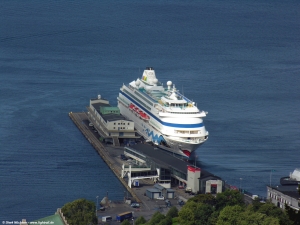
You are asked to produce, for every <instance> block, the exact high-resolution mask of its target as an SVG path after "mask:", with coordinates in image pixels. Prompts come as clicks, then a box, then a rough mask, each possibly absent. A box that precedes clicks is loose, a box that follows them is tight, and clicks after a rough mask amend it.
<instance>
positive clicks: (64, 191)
mask: <svg viewBox="0 0 300 225" xmlns="http://www.w3.org/2000/svg"><path fill="white" fill-rule="evenodd" d="M299 9H300V2H299V1H296V0H295V1H293V0H291V1H279V0H278V1H276V0H262V1H246V0H241V1H235V0H228V1H220V0H216V1H205V0H199V1H164V0H160V1H159V0H157V1H151V2H150V1H37V0H30V1H20V0H19V1H1V2H0V78H1V82H0V113H1V119H0V121H1V122H0V220H1V221H2V220H10V221H11V220H20V219H22V218H26V219H27V220H29V221H30V220H34V219H39V218H42V217H45V216H48V215H52V214H53V213H54V212H55V210H56V208H59V207H62V206H63V205H64V204H65V203H66V202H70V201H73V200H75V199H78V198H87V199H89V200H92V201H96V196H101V197H103V196H105V194H106V192H107V191H108V192H109V197H110V198H111V199H115V200H119V199H121V198H122V197H123V191H124V187H123V186H122V185H121V184H120V182H119V181H118V179H117V178H116V177H115V176H114V175H113V173H112V172H111V171H110V170H109V169H108V167H107V165H106V164H105V163H104V162H103V160H102V159H101V158H100V157H99V156H98V155H97V154H96V152H95V151H94V149H93V147H92V146H91V145H90V144H89V142H88V141H87V140H86V139H85V138H84V137H83V135H82V134H81V133H80V131H79V130H78V129H77V128H76V127H75V125H74V124H73V122H72V121H71V120H70V119H69V117H68V113H69V112H70V111H73V112H81V111H85V110H86V108H85V107H86V106H87V105H88V103H89V99H90V98H91V97H95V96H96V95H97V94H101V95H102V96H104V97H105V98H107V99H109V100H110V102H111V104H113V105H116V103H117V101H116V98H117V95H118V90H119V88H120V87H121V85H122V84H123V83H128V82H130V81H132V80H134V79H136V78H137V77H140V76H141V74H142V71H143V69H144V68H145V67H146V66H153V67H154V68H155V69H156V73H157V76H158V78H159V79H160V80H161V81H162V82H163V83H166V81H168V80H172V81H173V83H175V84H176V87H177V88H178V89H180V90H182V91H183V92H184V94H185V95H186V96H187V97H189V98H190V99H193V100H194V101H195V102H197V104H198V107H199V108H200V109H203V110H205V111H208V112H209V114H208V116H207V118H206V119H205V125H206V128H207V130H208V131H209V132H210V136H209V140H208V141H207V142H206V143H205V144H204V145H203V146H202V147H200V148H199V149H198V150H197V155H198V157H199V160H200V161H201V162H200V163H201V164H202V167H203V168H205V169H207V170H209V171H210V172H212V173H215V174H216V175H218V176H220V177H222V178H223V179H224V180H226V181H227V182H228V183H230V184H232V185H236V186H239V185H241V186H242V188H244V189H247V190H249V191H251V192H253V193H254V194H258V195H262V196H266V185H268V184H269V183H270V171H271V170H276V171H275V172H273V174H272V176H271V179H272V183H273V184H278V183H279V178H280V177H282V176H287V175H289V172H292V171H293V170H294V169H295V168H296V167H299V162H300V154H299V151H300V140H299V136H300V131H299V125H300V116H299V112H300V93H299V87H300V54H299V53H300V14H299ZM240 178H242V179H240Z"/></svg>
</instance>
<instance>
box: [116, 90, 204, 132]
mask: <svg viewBox="0 0 300 225" xmlns="http://www.w3.org/2000/svg"><path fill="white" fill-rule="evenodd" d="M120 93H121V94H122V95H124V96H125V97H126V98H128V99H129V100H130V101H132V102H134V104H135V105H138V106H139V107H140V108H141V109H143V110H144V112H146V113H147V114H149V115H151V117H152V118H153V119H155V120H157V121H158V122H159V123H160V124H162V125H164V126H168V127H176V128H199V127H203V126H204V125H203V123H197V124H178V123H167V122H164V121H161V120H160V119H158V118H157V117H156V116H154V115H153V114H152V113H151V112H149V111H148V110H147V109H145V108H144V107H143V106H142V105H140V103H139V102H137V101H135V100H134V99H132V98H131V97H130V96H128V95H127V94H125V93H124V92H122V91H120Z"/></svg>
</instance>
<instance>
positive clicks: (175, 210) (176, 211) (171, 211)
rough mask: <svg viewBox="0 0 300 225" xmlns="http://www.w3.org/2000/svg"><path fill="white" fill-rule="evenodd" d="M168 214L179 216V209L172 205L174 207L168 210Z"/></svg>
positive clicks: (172, 216)
mask: <svg viewBox="0 0 300 225" xmlns="http://www.w3.org/2000/svg"><path fill="white" fill-rule="evenodd" d="M166 216H167V217H168V216H169V217H171V218H174V217H177V216H178V209H177V208H176V207H175V206H172V207H171V208H170V209H169V211H168V213H167V215H166Z"/></svg>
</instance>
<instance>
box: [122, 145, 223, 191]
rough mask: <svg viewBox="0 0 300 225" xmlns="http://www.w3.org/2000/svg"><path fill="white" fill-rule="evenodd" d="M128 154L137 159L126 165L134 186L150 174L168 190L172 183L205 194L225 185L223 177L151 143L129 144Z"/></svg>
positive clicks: (149, 176)
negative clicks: (138, 180)
mask: <svg viewBox="0 0 300 225" xmlns="http://www.w3.org/2000/svg"><path fill="white" fill-rule="evenodd" d="M124 155H125V156H127V157H130V158H131V159H133V162H132V163H131V165H130V166H127V167H125V166H124V165H123V168H122V177H125V176H128V185H129V186H130V187H131V185H132V184H133V183H134V181H135V180H137V179H146V178H150V179H153V181H154V183H157V184H159V185H161V186H163V187H165V188H166V189H167V190H168V189H169V188H171V184H173V185H176V186H179V187H183V188H185V189H186V190H188V191H190V192H193V193H202V194H205V193H211V194H216V193H221V192H222V191H223V190H224V189H225V183H224V182H223V181H222V179H221V178H220V177H217V176H215V175H213V174H211V173H209V172H207V171H205V170H203V169H201V168H199V167H197V166H196V165H193V164H191V163H189V162H187V161H184V160H183V159H181V158H177V157H176V156H174V155H172V154H169V153H167V152H165V151H163V150H161V149H158V148H156V147H153V146H151V145H149V144H134V145H131V146H126V147H125V148H124ZM152 191H154V190H152Z"/></svg>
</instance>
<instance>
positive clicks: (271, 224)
mask: <svg viewBox="0 0 300 225" xmlns="http://www.w3.org/2000/svg"><path fill="white" fill-rule="evenodd" d="M250 209H251V208H250V207H249V208H247V209H246V211H245V212H243V213H241V215H240V220H239V224H243V225H252V224H258V225H279V219H277V218H274V217H270V216H267V215H265V214H262V213H258V212H253V211H252V210H250Z"/></svg>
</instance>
